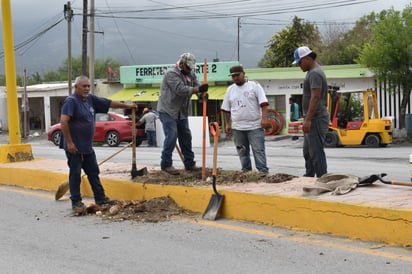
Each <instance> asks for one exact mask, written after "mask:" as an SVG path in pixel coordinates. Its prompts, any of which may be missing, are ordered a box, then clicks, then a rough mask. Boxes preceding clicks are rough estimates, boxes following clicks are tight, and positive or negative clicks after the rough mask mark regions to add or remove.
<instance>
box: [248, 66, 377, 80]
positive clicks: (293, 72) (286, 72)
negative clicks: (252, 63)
mask: <svg viewBox="0 0 412 274" xmlns="http://www.w3.org/2000/svg"><path fill="white" fill-rule="evenodd" d="M321 67H322V69H323V71H324V72H325V74H326V77H327V78H335V79H336V78H371V77H373V76H374V74H373V73H372V72H371V71H370V70H369V69H368V68H366V67H363V66H361V65H339V66H338V65H336V66H321ZM245 71H246V75H247V77H248V78H249V79H251V80H272V79H273V80H291V79H303V78H305V75H306V72H303V71H302V70H301V69H300V67H288V68H256V69H245Z"/></svg>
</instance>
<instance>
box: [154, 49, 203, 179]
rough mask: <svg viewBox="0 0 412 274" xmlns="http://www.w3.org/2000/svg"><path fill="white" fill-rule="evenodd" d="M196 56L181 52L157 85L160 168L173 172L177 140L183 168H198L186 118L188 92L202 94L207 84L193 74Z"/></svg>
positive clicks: (188, 107)
mask: <svg viewBox="0 0 412 274" xmlns="http://www.w3.org/2000/svg"><path fill="white" fill-rule="evenodd" d="M195 70H196V59H195V57H194V56H193V54H191V53H183V54H182V55H181V56H180V58H179V60H178V62H177V63H176V66H175V67H172V68H169V69H168V70H167V71H166V73H165V76H164V78H163V81H162V84H161V87H160V96H159V102H158V104H157V110H158V112H159V119H160V121H161V122H162V125H163V132H164V136H165V139H164V142H163V150H162V156H161V161H160V167H161V169H162V170H163V171H166V172H168V173H170V174H173V175H178V174H179V171H178V170H176V169H175V168H174V167H173V161H172V153H173V150H174V149H175V146H176V141H177V140H179V145H180V148H181V150H182V154H183V156H184V165H185V169H186V170H187V171H194V170H198V168H197V167H196V162H195V161H194V158H195V155H194V153H193V150H192V133H191V130H190V128H189V120H188V117H189V115H190V114H191V107H192V104H191V101H190V100H191V97H192V94H199V93H200V94H202V96H206V93H207V90H208V85H207V84H203V85H200V83H199V81H198V79H197V77H196V74H195Z"/></svg>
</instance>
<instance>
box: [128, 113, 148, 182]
mask: <svg viewBox="0 0 412 274" xmlns="http://www.w3.org/2000/svg"><path fill="white" fill-rule="evenodd" d="M132 138H133V141H132V170H131V171H130V175H131V176H132V179H134V178H136V177H137V176H143V175H146V174H147V168H146V167H144V168H142V169H139V170H137V167H136V108H133V109H132Z"/></svg>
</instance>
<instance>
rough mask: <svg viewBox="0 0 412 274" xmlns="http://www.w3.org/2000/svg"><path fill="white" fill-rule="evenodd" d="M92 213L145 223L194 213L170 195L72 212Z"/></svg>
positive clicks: (115, 219) (93, 206)
mask: <svg viewBox="0 0 412 274" xmlns="http://www.w3.org/2000/svg"><path fill="white" fill-rule="evenodd" d="M93 214H95V215H97V216H100V217H101V218H102V219H103V220H108V221H113V222H121V221H136V222H147V223H157V222H164V221H170V220H172V219H173V218H175V217H177V216H179V217H182V216H194V215H196V214H195V213H192V212H190V211H187V210H184V209H183V208H181V207H180V206H179V205H178V204H176V202H175V201H174V200H173V199H172V198H170V197H158V198H153V199H151V200H148V201H146V200H143V201H118V202H117V203H116V204H115V205H110V206H98V205H96V204H90V205H88V206H87V207H86V208H84V209H81V210H78V211H74V212H73V216H86V215H93Z"/></svg>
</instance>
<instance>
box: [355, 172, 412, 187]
mask: <svg viewBox="0 0 412 274" xmlns="http://www.w3.org/2000/svg"><path fill="white" fill-rule="evenodd" d="M385 176H386V173H380V174H372V175H369V176H365V177H362V178H360V180H359V185H360V186H365V185H370V184H372V183H373V182H375V181H378V180H379V181H380V182H382V183H384V184H387V185H398V186H412V183H410V182H401V181H393V180H391V181H389V180H384V179H383V178H382V177H385Z"/></svg>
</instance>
